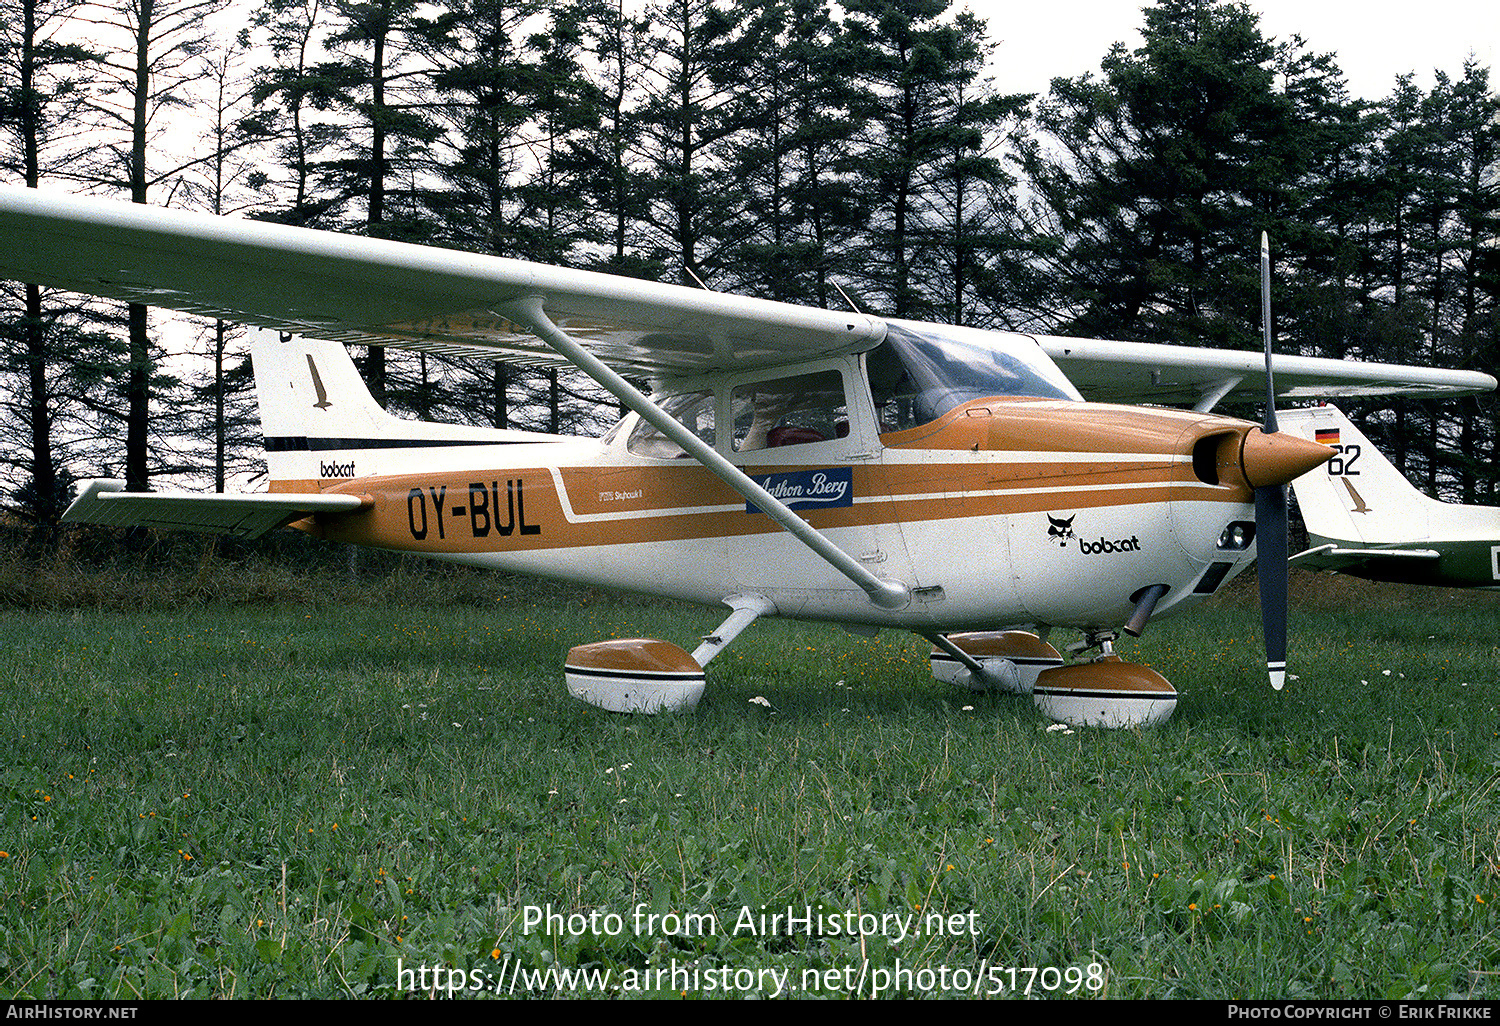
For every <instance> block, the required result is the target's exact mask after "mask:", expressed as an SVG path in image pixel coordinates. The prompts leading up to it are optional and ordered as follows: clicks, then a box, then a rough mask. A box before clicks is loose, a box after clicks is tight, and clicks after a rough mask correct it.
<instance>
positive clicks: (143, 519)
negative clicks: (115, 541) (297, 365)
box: [63, 480, 366, 538]
mask: <svg viewBox="0 0 1500 1026" xmlns="http://www.w3.org/2000/svg"><path fill="white" fill-rule="evenodd" d="M124 488H125V484H124V482H123V481H105V480H92V481H85V482H83V487H82V490H81V491H79V493H78V498H76V499H74V500H73V504H72V505H71V506H69V507H68V511H67V512H66V513H64V514H63V520H64V521H65V522H67V523H75V524H100V525H103V526H106V527H153V528H157V529H160V530H181V531H202V532H206V533H211V534H227V535H231V536H233V537H236V538H258V537H260V536H261V535H263V534H265V533H266V532H267V531H271V530H274V529H276V528H278V527H285V526H286V525H287V524H290V523H292V522H293V521H296V520H301V519H302V518H303V517H308V516H311V515H313V514H314V513H352V512H354V511H355V510H357V509H359V508H361V507H362V506H364V505H366V500H364V499H362V498H361V497H359V496H358V495H328V494H315V493H311V492H308V493H298V492H285V493H282V492H255V493H247V492H241V493H233V492H231V493H207V494H196V493H192V492H127V491H125V490H124Z"/></svg>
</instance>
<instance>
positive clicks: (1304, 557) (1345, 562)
mask: <svg viewBox="0 0 1500 1026" xmlns="http://www.w3.org/2000/svg"><path fill="white" fill-rule="evenodd" d="M1441 557H1442V553H1441V552H1439V551H1438V550H1437V549H1346V548H1341V547H1340V546H1338V545H1319V546H1318V547H1316V548H1312V549H1308V550H1307V551H1306V552H1299V553H1297V554H1296V555H1295V556H1293V557H1292V562H1293V563H1296V562H1299V561H1300V562H1302V563H1304V564H1307V565H1308V566H1310V567H1312V568H1313V569H1318V570H1337V569H1341V568H1343V567H1348V566H1354V565H1356V564H1360V563H1367V562H1369V561H1370V560H1372V559H1439V558H1441Z"/></svg>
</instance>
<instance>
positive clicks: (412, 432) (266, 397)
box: [250, 334, 557, 491]
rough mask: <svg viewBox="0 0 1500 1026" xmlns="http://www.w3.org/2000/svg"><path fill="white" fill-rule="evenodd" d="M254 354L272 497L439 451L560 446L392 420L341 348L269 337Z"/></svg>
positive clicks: (410, 465) (407, 466) (518, 434)
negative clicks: (437, 448)
mask: <svg viewBox="0 0 1500 1026" xmlns="http://www.w3.org/2000/svg"><path fill="white" fill-rule="evenodd" d="M250 356H251V360H252V362H253V364H254V367H255V392H256V399H257V401H258V402H259V404H260V420H261V429H262V431H263V433H264V435H265V449H266V464H267V467H268V469H269V470H270V477H271V482H272V486H271V487H272V490H273V491H278V490H280V491H288V490H289V491H308V490H313V491H315V490H318V488H319V487H320V486H321V485H323V484H328V483H330V482H333V481H339V480H347V479H349V478H354V477H370V476H374V475H378V474H394V473H403V472H409V471H411V470H412V469H414V468H421V467H423V466H424V464H423V462H422V461H423V460H430V459H431V458H432V457H431V450H432V448H433V447H435V446H441V447H449V446H465V445H496V444H514V443H520V442H547V441H556V440H557V436H554V435H544V434H536V433H533V432H528V431H504V430H498V429H495V428H476V427H464V426H460V425H453V424H435V423H430V422H426V421H413V420H403V419H401V418H399V417H393V416H391V415H390V414H388V413H386V412H385V410H384V409H382V408H381V406H380V404H379V403H377V402H376V401H375V399H374V397H372V396H371V395H370V390H369V388H368V387H366V385H365V382H364V379H363V378H361V377H360V375H359V371H358V369H357V368H356V367H355V366H354V360H353V359H352V358H351V357H350V355H349V351H348V350H347V349H345V348H344V345H343V343H341V342H326V341H319V340H317V339H309V338H302V337H297V338H293V339H291V340H289V341H278V340H277V339H276V338H275V337H274V336H270V335H269V334H267V335H266V336H265V337H263V338H262V339H261V340H258V341H256V342H254V343H253V344H252V345H251V349H250ZM278 486H279V487H278Z"/></svg>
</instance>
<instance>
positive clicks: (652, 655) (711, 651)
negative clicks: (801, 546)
mask: <svg viewBox="0 0 1500 1026" xmlns="http://www.w3.org/2000/svg"><path fill="white" fill-rule="evenodd" d="M724 602H725V604H726V605H728V606H729V607H730V608H731V609H733V610H734V611H733V612H732V613H730V614H729V617H728V619H726V620H725V621H724V622H723V623H722V624H720V625H719V628H718V630H716V631H715V632H714V633H712V634H710V635H708V636H706V637H704V638H703V640H702V643H701V644H699V646H698V647H697V649H695V650H694V652H693V654H692V655H689V654H688V653H687V652H685V651H683V650H682V649H680V648H678V647H677V646H676V645H674V644H672V643H671V642H669V641H657V640H655V639H653V638H623V639H618V640H614V641H596V642H594V643H593V644H591V645H579V646H577V647H575V648H574V649H573V650H572V651H571V652H569V653H568V660H567V662H566V663H565V664H564V666H563V676H564V677H565V678H566V680H567V682H568V693H569V694H571V695H572V696H573V697H574V698H577V699H579V700H580V701H583V702H587V703H588V704H589V705H596V706H598V707H599V708H601V709H608V710H609V711H610V712H644V713H655V712H670V711H675V710H679V709H681V710H686V709H692V708H693V707H694V706H696V705H697V704H698V699H699V698H701V697H703V688H704V684H705V677H704V673H703V668H704V667H705V666H707V665H708V663H709V661H710V660H712V659H713V658H714V656H716V655H718V654H719V653H720V652H722V651H723V650H724V649H725V648H726V647H728V645H729V643H730V642H731V641H733V640H734V639H735V638H736V637H738V636H739V633H740V631H742V630H744V629H745V628H746V627H748V626H750V624H751V623H752V622H753V621H754V620H755V619H756V618H758V617H760V616H764V615H766V614H768V613H774V612H775V611H776V606H775V605H774V604H773V603H772V602H771V600H770V599H768V598H766V597H765V596H764V595H757V594H746V595H732V596H730V597H729V598H727V599H725V600H724Z"/></svg>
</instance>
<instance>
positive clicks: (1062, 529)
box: [1047, 513, 1078, 549]
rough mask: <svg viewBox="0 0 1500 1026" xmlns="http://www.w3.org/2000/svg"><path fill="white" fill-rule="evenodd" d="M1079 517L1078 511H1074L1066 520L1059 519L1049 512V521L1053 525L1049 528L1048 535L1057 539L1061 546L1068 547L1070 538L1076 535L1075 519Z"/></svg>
mask: <svg viewBox="0 0 1500 1026" xmlns="http://www.w3.org/2000/svg"><path fill="white" fill-rule="evenodd" d="M1077 519H1078V514H1077V513H1074V514H1073V515H1072V516H1070V517H1069V518H1068V519H1066V520H1059V519H1058V518H1057V517H1055V516H1053V515H1052V514H1051V513H1048V514H1047V521H1048V522H1049V523H1050V524H1051V526H1050V527H1048V528H1047V537H1049V538H1054V539H1056V540H1057V544H1058V547H1059V548H1064V549H1065V548H1067V547H1068V539H1069V538H1073V537H1076V536H1075V535H1074V534H1073V521H1075V520H1077Z"/></svg>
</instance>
